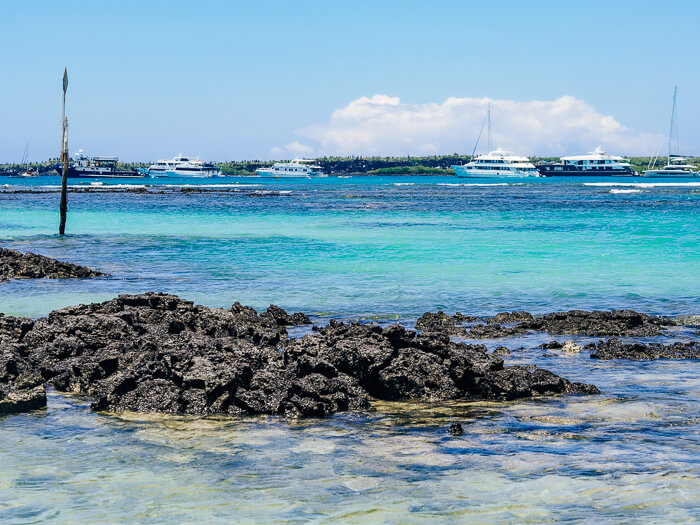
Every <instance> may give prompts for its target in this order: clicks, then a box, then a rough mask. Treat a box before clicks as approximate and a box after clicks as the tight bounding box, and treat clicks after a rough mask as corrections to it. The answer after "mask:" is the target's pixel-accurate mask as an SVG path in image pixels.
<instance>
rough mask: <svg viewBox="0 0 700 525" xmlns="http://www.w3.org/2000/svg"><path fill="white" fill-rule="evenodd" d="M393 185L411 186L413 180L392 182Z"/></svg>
mask: <svg viewBox="0 0 700 525" xmlns="http://www.w3.org/2000/svg"><path fill="white" fill-rule="evenodd" d="M392 184H393V185H394V186H413V185H414V184H415V182H394V183H392Z"/></svg>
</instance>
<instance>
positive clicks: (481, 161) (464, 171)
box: [452, 148, 540, 177]
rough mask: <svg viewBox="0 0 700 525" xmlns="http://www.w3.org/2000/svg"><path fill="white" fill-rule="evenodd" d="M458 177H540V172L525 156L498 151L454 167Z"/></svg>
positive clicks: (478, 156)
mask: <svg viewBox="0 0 700 525" xmlns="http://www.w3.org/2000/svg"><path fill="white" fill-rule="evenodd" d="M452 169H453V170H454V172H455V174H456V175H457V176H458V177H538V176H539V174H540V173H539V171H537V168H536V167H535V165H534V164H533V163H532V162H530V160H529V159H528V158H527V157H525V156H523V155H513V153H511V152H510V151H504V150H502V149H500V148H499V149H496V150H494V151H491V152H489V153H488V154H486V155H477V156H476V157H473V158H472V160H471V161H469V162H467V163H466V164H463V165H461V166H452Z"/></svg>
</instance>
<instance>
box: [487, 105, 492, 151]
mask: <svg viewBox="0 0 700 525" xmlns="http://www.w3.org/2000/svg"><path fill="white" fill-rule="evenodd" d="M487 118H488V135H487V137H488V139H487V142H488V145H489V149H488V151H491V150H492V149H493V148H492V147H491V101H490V100H489V112H488V117H487Z"/></svg>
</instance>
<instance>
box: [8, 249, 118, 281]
mask: <svg viewBox="0 0 700 525" xmlns="http://www.w3.org/2000/svg"><path fill="white" fill-rule="evenodd" d="M106 275H107V274H104V273H102V272H98V271H97V270H93V269H92V268H88V267H86V266H80V265H79V264H72V263H67V262H63V261H59V260H56V259H52V258H51V257H45V256H43V255H38V254H36V253H31V252H26V253H22V252H18V251H16V250H10V249H8V248H2V247H0V282H2V281H7V280H9V279H41V278H48V279H87V278H90V277H103V276H106Z"/></svg>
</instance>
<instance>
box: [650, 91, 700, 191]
mask: <svg viewBox="0 0 700 525" xmlns="http://www.w3.org/2000/svg"><path fill="white" fill-rule="evenodd" d="M677 94H678V86H676V87H674V88H673V108H672V109H671V125H670V127H669V132H668V161H667V163H666V166H664V167H663V168H662V169H654V166H655V165H656V160H657V159H658V156H656V157H654V158H653V159H652V160H651V161H649V169H648V170H646V171H645V172H644V176H645V177H653V178H669V177H673V178H677V177H698V176H700V173H699V172H698V169H697V167H695V166H693V165H691V164H688V159H687V158H686V157H684V156H682V155H673V154H672V153H671V149H672V146H673V142H674V137H675V142H676V147H677V146H678V118H677V115H676V96H677Z"/></svg>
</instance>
